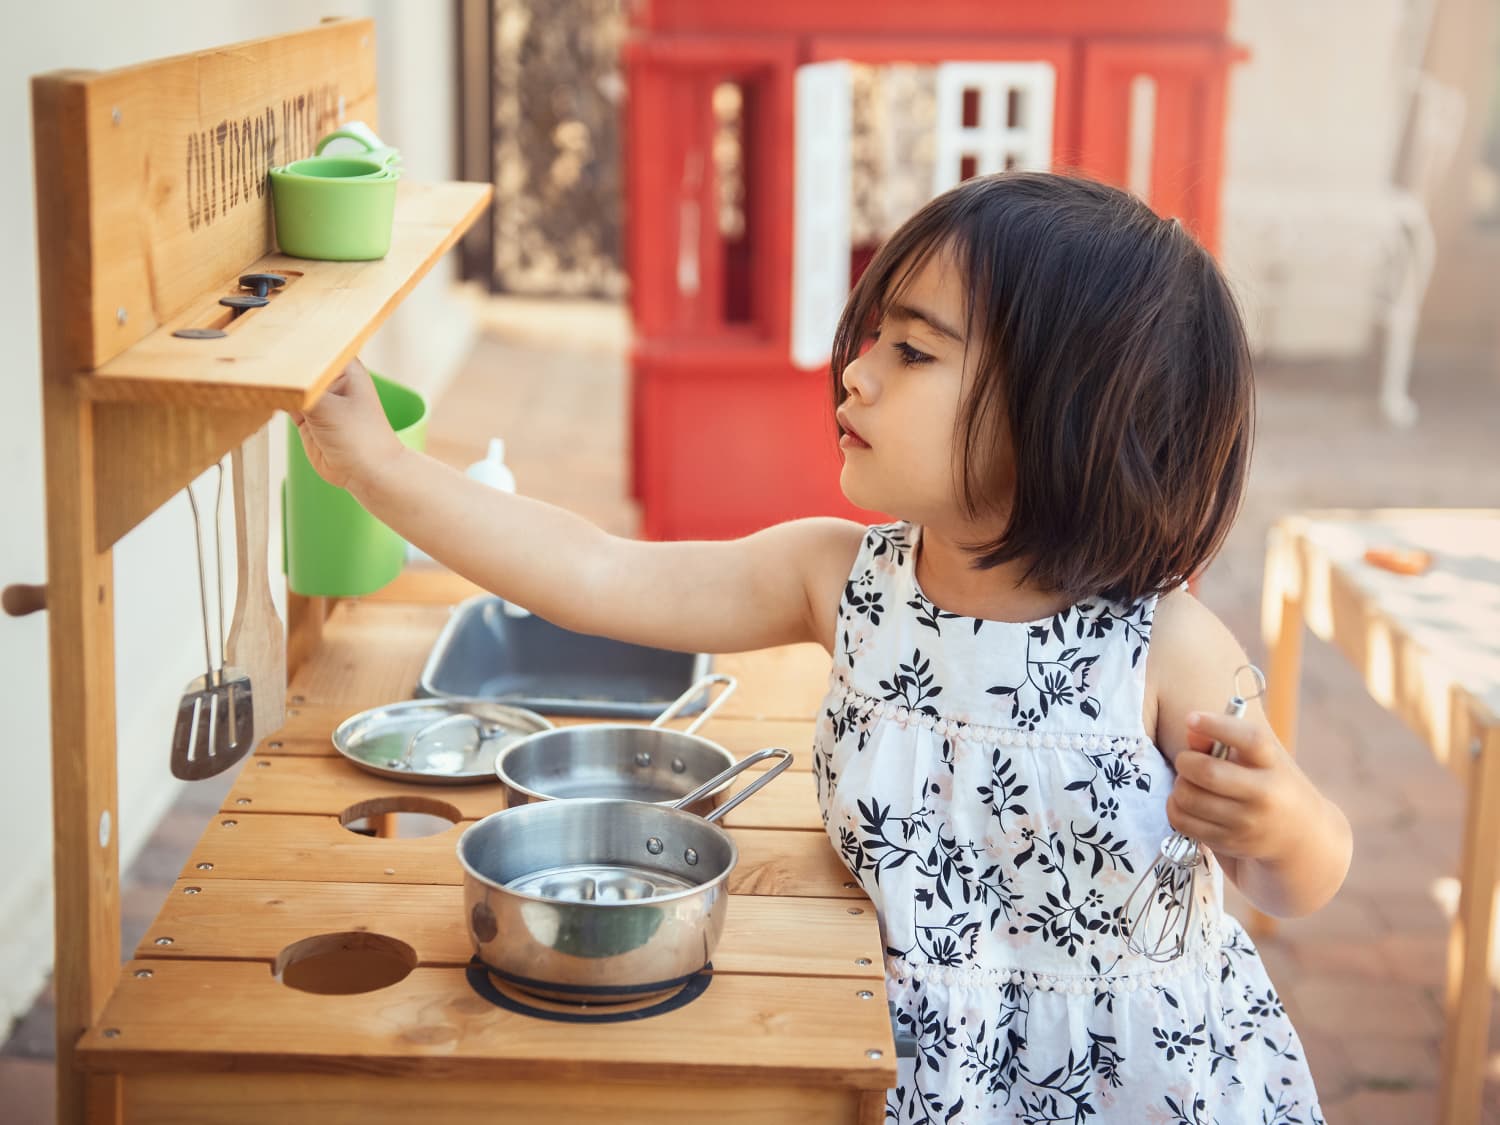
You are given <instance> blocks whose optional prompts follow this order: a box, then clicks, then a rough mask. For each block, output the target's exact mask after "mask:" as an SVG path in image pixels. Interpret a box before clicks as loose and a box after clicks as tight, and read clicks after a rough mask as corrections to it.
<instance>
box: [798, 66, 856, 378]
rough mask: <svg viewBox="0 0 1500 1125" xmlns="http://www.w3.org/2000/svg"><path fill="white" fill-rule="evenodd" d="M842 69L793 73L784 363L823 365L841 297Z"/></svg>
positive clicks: (845, 230) (846, 200) (844, 239)
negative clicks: (787, 351)
mask: <svg viewBox="0 0 1500 1125" xmlns="http://www.w3.org/2000/svg"><path fill="white" fill-rule="evenodd" d="M850 89H851V76H850V65H849V64H848V63H846V62H824V63H811V64H808V65H807V66H802V67H798V68H797V109H796V112H797V118H796V120H797V124H796V129H797V137H796V190H795V199H794V206H793V212H792V214H793V218H792V223H793V233H792V349H791V350H792V363H793V364H794V365H795V366H797V367H800V368H804V369H808V370H812V369H815V368H819V367H823V366H824V365H826V364H827V363H828V357H829V354H830V352H831V349H832V346H833V333H834V330H835V329H836V328H837V327H838V322H839V315H840V314H841V313H842V312H843V310H844V302H845V300H846V299H847V298H848V296H849V262H850V245H849V228H850V207H851V202H850V200H851V188H850V181H849V175H850V167H851V164H850V130H851V125H852V121H851V117H852V112H853V111H852V101H851V97H850Z"/></svg>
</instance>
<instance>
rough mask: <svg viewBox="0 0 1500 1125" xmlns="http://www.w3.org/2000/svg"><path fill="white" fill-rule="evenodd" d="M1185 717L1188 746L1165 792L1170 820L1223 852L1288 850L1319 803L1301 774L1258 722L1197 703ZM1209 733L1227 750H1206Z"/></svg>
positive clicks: (1256, 855)
mask: <svg viewBox="0 0 1500 1125" xmlns="http://www.w3.org/2000/svg"><path fill="white" fill-rule="evenodd" d="M1187 725H1188V749H1187V750H1185V751H1183V752H1181V753H1179V754H1178V755H1177V760H1176V762H1175V763H1174V765H1175V766H1176V768H1177V782H1176V784H1175V785H1173V787H1172V792H1171V794H1170V795H1169V796H1168V797H1167V820H1168V821H1169V822H1170V823H1171V825H1172V827H1173V828H1175V829H1177V830H1178V831H1179V832H1182V833H1184V834H1185V835H1188V836H1192V837H1194V838H1195V839H1197V840H1199V841H1201V842H1202V843H1204V844H1207V845H1208V846H1209V847H1210V848H1212V849H1213V850H1214V851H1215V852H1217V853H1219V854H1222V855H1226V856H1236V857H1240V858H1244V859H1257V860H1276V859H1280V858H1284V857H1287V856H1289V855H1290V854H1291V853H1292V852H1293V851H1294V850H1295V848H1296V844H1297V839H1298V835H1299V830H1300V829H1304V828H1306V827H1307V826H1308V825H1309V823H1310V822H1311V818H1313V817H1315V816H1316V815H1317V811H1318V809H1319V807H1320V806H1321V805H1322V803H1323V798H1322V795H1321V794H1319V793H1318V791H1317V788H1316V787H1315V786H1314V785H1313V783H1312V782H1311V781H1309V780H1308V777H1307V775H1306V774H1304V773H1303V772H1302V770H1301V769H1300V768H1299V767H1298V766H1297V763H1296V762H1295V761H1294V760H1293V758H1292V756H1291V755H1290V754H1288V753H1287V752H1286V750H1285V749H1284V748H1283V747H1282V745H1281V743H1280V741H1279V740H1278V739H1277V738H1276V736H1275V735H1274V734H1272V733H1271V731H1269V730H1268V729H1266V727H1265V726H1264V725H1263V724H1262V723H1258V722H1254V721H1252V720H1250V719H1247V718H1234V717H1233V716H1231V715H1224V714H1214V713H1213V712H1205V711H1195V712H1192V713H1190V714H1189V715H1188V717H1187ZM1215 740H1217V741H1219V742H1222V743H1224V745H1225V746H1227V747H1229V757H1227V758H1224V759H1219V758H1215V757H1213V756H1212V755H1210V754H1209V753H1208V751H1209V750H1210V749H1211V748H1212V747H1213V744H1214V742H1215Z"/></svg>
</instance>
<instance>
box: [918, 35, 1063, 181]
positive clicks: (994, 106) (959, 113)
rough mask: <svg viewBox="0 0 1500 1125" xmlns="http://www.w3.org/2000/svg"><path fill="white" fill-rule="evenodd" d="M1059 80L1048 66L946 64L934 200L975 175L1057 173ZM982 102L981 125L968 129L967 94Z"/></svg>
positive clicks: (940, 77)
mask: <svg viewBox="0 0 1500 1125" xmlns="http://www.w3.org/2000/svg"><path fill="white" fill-rule="evenodd" d="M1056 88H1057V74H1056V71H1054V70H1053V67H1052V64H1051V63H1045V62H995V63H986V62H962V63H942V64H940V65H939V66H938V68H937V166H936V169H935V171H934V176H933V185H932V190H933V193H934V194H937V193H939V192H944V191H947V190H948V189H949V188H951V187H953V186H954V185H955V184H957V183H959V182H960V181H961V180H962V179H963V162H964V158H965V157H972V158H973V160H974V169H973V171H974V174H976V175H980V176H983V175H988V174H989V173H991V172H1003V171H1005V170H1006V169H1008V168H1017V169H1027V170H1031V171H1038V172H1045V171H1047V170H1049V169H1050V168H1051V167H1052V106H1053V100H1054V96H1055V91H1056ZM966 91H974V92H975V94H976V95H977V96H978V100H979V114H978V120H977V121H976V123H975V124H974V125H971V126H965V125H964V94H965V92H966ZM1013 118H1014V119H1013Z"/></svg>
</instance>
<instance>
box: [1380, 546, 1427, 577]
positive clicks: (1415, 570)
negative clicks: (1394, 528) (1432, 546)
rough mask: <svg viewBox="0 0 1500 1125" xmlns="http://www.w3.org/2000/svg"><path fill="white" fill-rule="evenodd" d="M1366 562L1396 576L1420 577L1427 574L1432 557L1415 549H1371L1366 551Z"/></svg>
mask: <svg viewBox="0 0 1500 1125" xmlns="http://www.w3.org/2000/svg"><path fill="white" fill-rule="evenodd" d="M1365 562H1367V563H1369V564H1370V565H1371V566H1378V567H1380V568H1381V569H1382V570H1389V571H1392V572H1393V573H1395V574H1410V575H1418V574H1426V573H1427V568H1428V567H1430V566H1431V565H1432V555H1430V554H1429V553H1428V552H1426V551H1423V550H1419V549H1418V548H1415V547H1370V548H1367V549H1366V551H1365Z"/></svg>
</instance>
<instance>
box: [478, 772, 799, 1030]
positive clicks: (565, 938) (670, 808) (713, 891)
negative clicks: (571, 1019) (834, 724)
mask: <svg viewBox="0 0 1500 1125" xmlns="http://www.w3.org/2000/svg"><path fill="white" fill-rule="evenodd" d="M772 757H775V758H779V759H781V760H780V761H779V762H777V763H776V765H774V766H773V767H772V768H771V769H769V770H767V771H766V773H765V775H764V776H763V777H760V778H757V779H756V781H755V782H754V784H752V785H750V786H748V787H746V788H745V789H744V790H742V791H741V792H739V793H737V794H735V796H734V797H733V798H731V799H730V800H729V801H727V802H725V803H724V804H723V805H721V806H719V807H718V808H717V809H715V810H714V811H713V812H712V813H710V814H709V816H708V817H707V818H703V817H699V816H696V815H694V814H693V813H691V812H688V811H687V808H688V807H689V806H691V805H692V804H693V803H694V802H695V801H697V800H699V799H701V798H702V797H703V796H704V795H705V794H706V793H708V792H710V791H711V790H713V789H716V788H718V787H720V786H723V785H726V784H727V783H728V782H729V781H730V780H731V778H733V777H734V776H735V775H736V774H738V773H740V772H741V771H742V770H745V769H747V768H749V767H750V766H752V765H755V764H757V763H759V762H761V761H764V760H765V759H767V758H772ZM791 762H792V755H791V754H790V753H789V752H788V751H786V750H782V749H780V748H776V749H768V750H761V751H758V752H756V753H754V754H751V755H749V756H747V757H746V758H744V759H743V760H741V761H739V762H737V763H735V765H733V766H732V767H730V768H729V769H728V770H725V771H724V772H723V773H722V774H720V775H719V776H717V777H713V778H710V779H709V780H708V781H707V782H706V783H704V784H703V785H701V786H699V787H698V789H696V790H695V791H693V792H691V793H688V794H686V795H685V796H684V797H683V798H682V799H681V800H680V801H678V802H677V803H676V804H675V805H655V804H646V803H643V802H640V801H628V800H611V799H601V798H580V799H578V800H566V801H545V802H540V803H536V804H528V805H522V806H517V807H515V808H509V809H502V810H501V811H499V812H496V813H491V814H490V815H489V816H487V817H485V818H484V819H483V820H479V821H476V822H475V823H474V824H472V825H470V826H469V828H468V829H467V830H466V831H465V832H464V834H463V836H461V837H460V838H459V841H458V860H459V862H460V863H461V864H462V865H463V869H464V908H465V912H466V914H467V919H468V926H469V936H470V938H471V939H472V940H473V943H474V949H475V951H476V952H477V953H478V954H479V957H480V960H482V961H483V962H484V963H485V965H486V966H488V968H489V969H490V971H491V972H493V973H494V974H495V975H496V976H497V977H499V978H501V979H502V980H505V981H508V982H510V983H511V984H513V985H515V986H516V987H518V988H521V989H523V990H525V991H527V992H531V993H534V994H535V995H538V996H544V997H547V998H549V999H553V1000H564V1001H571V1002H573V1003H589V1004H608V1003H622V1002H624V1001H628V1000H637V999H640V998H642V997H648V996H653V995H657V994H660V993H664V992H670V991H671V990H672V989H674V988H676V987H678V986H679V985H681V984H682V983H683V982H684V981H686V980H687V979H688V978H689V977H691V976H692V975H693V974H694V973H696V972H698V971H699V970H701V969H702V968H703V967H704V965H706V964H707V963H708V961H709V958H710V957H711V956H712V955H713V951H714V947H715V946H716V945H717V944H718V941H719V935H720V934H721V933H723V930H724V917H725V913H726V911H727V909H728V906H729V890H728V886H727V882H728V879H729V873H730V872H731V871H733V870H734V865H735V863H736V862H737V860H738V858H739V852H738V849H736V847H735V845H734V840H733V839H731V838H730V835H729V833H728V832H726V831H724V829H722V828H720V827H719V826H718V825H717V824H714V823H712V821H714V820H717V819H719V818H720V817H722V816H724V814H725V813H727V812H729V810H731V809H733V808H734V807H735V806H736V805H738V804H739V803H740V802H741V801H743V800H745V798H747V797H749V796H750V795H751V794H752V793H754V792H756V791H757V790H759V789H760V788H761V787H762V786H764V785H765V784H766V783H767V782H769V781H770V780H771V779H772V778H774V777H775V776H776V775H777V774H779V773H781V772H782V771H783V770H785V769H786V768H787V767H788V766H790V765H791Z"/></svg>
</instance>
